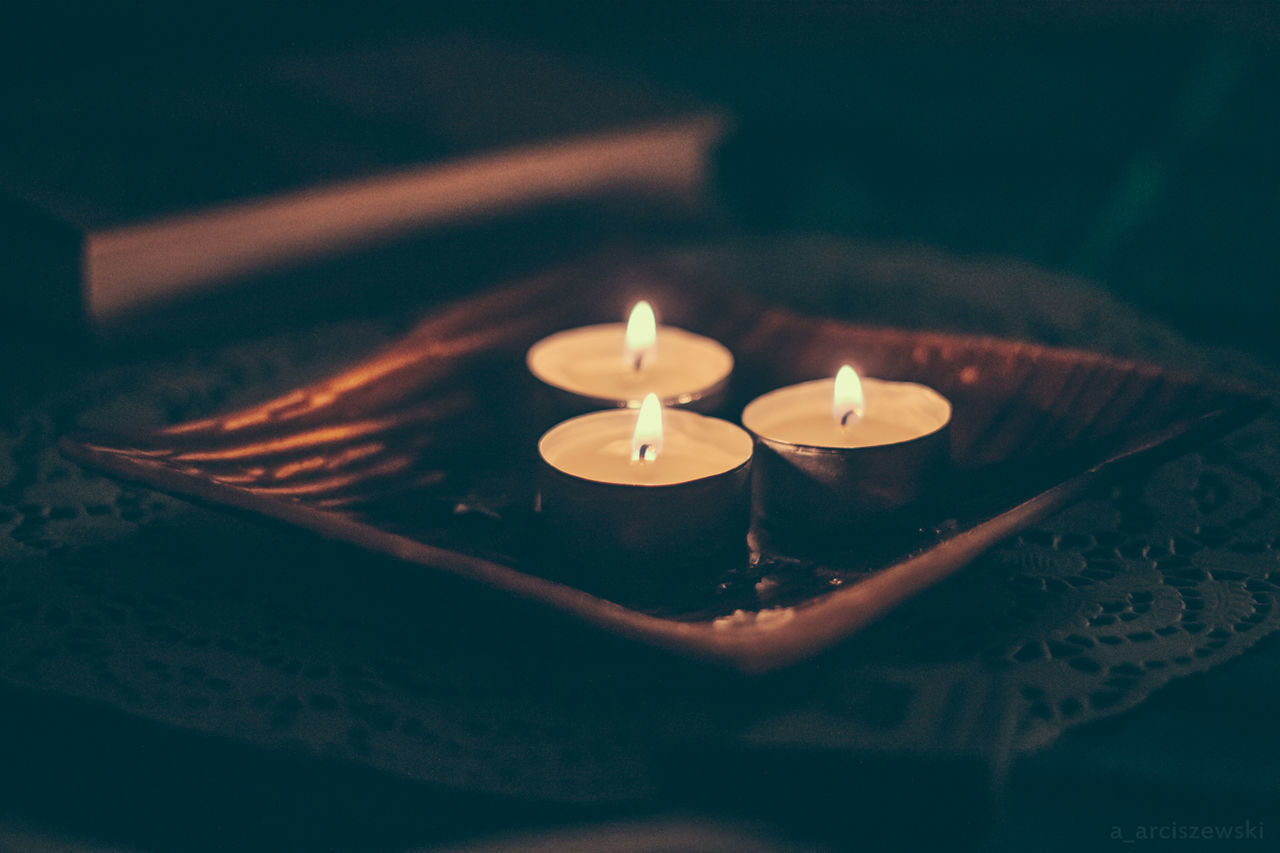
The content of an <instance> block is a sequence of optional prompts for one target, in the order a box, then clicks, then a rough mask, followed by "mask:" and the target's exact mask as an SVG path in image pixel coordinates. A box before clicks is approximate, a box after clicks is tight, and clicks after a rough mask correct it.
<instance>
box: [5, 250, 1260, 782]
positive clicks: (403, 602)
mask: <svg viewBox="0 0 1280 853" xmlns="http://www.w3.org/2000/svg"><path fill="white" fill-rule="evenodd" d="M675 257H676V262H677V263H680V264H687V265H689V266H690V267H691V268H692V269H695V270H696V269H698V268H700V266H702V265H716V266H717V267H718V268H720V269H729V270H731V271H736V272H737V274H739V275H740V277H741V279H742V280H743V281H744V282H745V283H748V284H749V285H750V286H751V287H753V288H754V289H758V290H760V291H761V292H764V293H766V294H772V295H773V296H775V297H778V298H780V297H782V296H783V294H789V298H790V299H791V300H792V301H793V302H798V303H799V307H801V308H808V309H810V310H813V309H823V310H826V311H827V312H828V313H834V314H838V315H840V316H845V317H850V318H856V319H858V320H859V321H863V322H876V323H884V324H889V325H907V326H918V327H927V328H936V329H944V330H949V331H963V332H981V333H985V334H993V335H999V336H1005V337H1025V338H1030V339H1036V340H1040V341H1043V342H1046V343H1051V344H1057V345H1068V346H1076V347H1085V348H1092V349H1097V350H1100V351H1104V352H1109V353H1112V354H1116V355H1121V356H1126V357H1134V358H1142V359H1146V360H1149V361H1154V362H1157V363H1160V364H1163V365H1167V366H1170V367H1178V368H1184V369H1187V368H1189V369H1193V370H1202V371H1205V370H1207V371H1215V372H1222V373H1228V374H1231V375H1235V376H1237V377H1239V378H1243V379H1247V380H1251V381H1253V382H1254V383H1255V384H1258V385H1260V386H1262V387H1274V386H1275V377H1274V376H1273V375H1272V374H1271V373H1269V372H1268V371H1267V370H1265V369H1263V368H1261V367H1258V366H1254V365H1251V364H1249V363H1248V362H1247V361H1246V360H1244V359H1242V358H1240V357H1238V356H1235V355H1233V354H1231V353H1229V352H1222V353H1214V352H1208V351H1205V350H1202V349H1197V348H1195V347H1192V346H1191V345H1189V344H1187V343H1185V342H1184V341H1181V340H1180V339H1179V338H1178V337H1177V336H1176V335H1175V334H1173V333H1172V332H1170V331H1168V330H1166V329H1164V328H1162V327H1160V326H1158V325H1156V324H1153V323H1151V322H1148V321H1146V320H1144V319H1142V318H1140V317H1139V316H1137V315H1136V314H1135V313H1133V312H1131V311H1129V310H1128V309H1126V308H1125V307H1124V306H1122V305H1119V304H1117V303H1116V302H1115V301H1114V300H1112V299H1110V298H1109V297H1107V296H1106V295H1104V294H1102V293H1100V292H1098V291H1097V290H1094V289H1093V288H1091V287H1090V286H1088V285H1086V284H1083V283H1081V282H1078V281H1075V280H1072V279H1068V278H1065V277H1055V276H1052V275H1048V274H1046V273H1044V272H1042V271H1038V270H1035V269H1032V268H1029V267H1026V266H1022V265H1017V264H1009V263H1003V262H986V261H959V260H956V259H952V258H948V257H944V256H940V255H934V254H930V253H927V252H921V251H917V250H907V249H904V250H889V249H882V248H869V247H865V246H860V245H856V244H850V243H845V242H839V241H828V240H801V241H786V242H779V243H772V244H765V245H763V246H759V245H753V246H751V247H746V246H725V247H719V248H710V249H708V248H697V249H690V250H687V251H683V252H679V253H676V255H675ZM404 322H405V321H404V319H403V318H402V317H399V316H398V317H395V318H387V320H386V321H385V322H383V323H371V322H363V321H362V322H352V323H341V322H339V323H334V324H331V325H328V326H324V327H321V328H309V329H305V330H298V331H296V332H293V333H288V334H284V335H278V336H275V337H273V338H269V339H263V340H257V341H252V342H248V343H240V344H237V345H233V346H228V347H224V348H211V349H207V350H201V351H197V352H193V353H190V354H187V355H185V356H183V358H182V359H181V360H180V361H176V362H171V361H161V360H153V361H148V362H145V363H124V362H121V363H117V364H113V365H110V366H106V367H101V368H95V369H93V370H92V371H86V372H83V373H80V372H76V371H75V369H74V365H70V364H69V363H68V362H66V361H63V362H60V363H54V364H51V365H50V366H48V367H47V368H44V369H41V370H37V371H33V372H32V373H31V375H30V376H26V377H24V378H23V379H22V381H21V382H19V383H17V384H15V385H13V386H11V387H10V388H9V389H8V390H7V391H6V392H4V397H3V405H2V406H0V432H2V436H0V560H3V568H2V569H0V679H3V680H4V681H5V682H7V683H8V684H9V685H11V686H13V687H16V688H19V689H30V690H40V691H49V692H52V693H55V694H59V695H62V696H66V697H72V698H76V699H83V700H91V701H93V702H97V703H100V704H105V705H107V706H111V707H114V708H117V709H120V710H122V711H124V712H126V713H129V714H132V715H136V716H139V717H144V718H148V719H152V720H155V721H158V722H161V723H164V724H166V725H170V726H177V727H180V728H184V729H190V730H197V731H202V732H206V733H213V734H216V735H219V736H221V737H225V738H233V739H236V740H239V741H243V742H249V743H254V744H259V745H262V746H266V747H270V748H283V749H287V750H290V751H293V752H295V753H298V754H303V755H308V756H322V757H326V758H336V759H339V760H342V761H351V762H357V763H361V764H365V765H368V766H372V767H375V768H378V769H381V770H384V771H387V772H390V773H394V774H399V775H404V776H409V777H413V778H416V779H423V780H429V781H432V782H438V783H441V784H443V785H447V786H450V787H456V788H465V789H468V790H473V791H484V792H493V793H499V794H506V795H511V796H519V797H528V798H540V799H554V800H559V801H624V800H636V799H640V798H644V797H647V796H650V795H651V794H653V793H654V792H655V791H656V790H658V789H659V787H660V786H661V785H662V780H663V778H664V773H665V772H666V771H665V766H666V765H667V764H669V762H670V761H671V760H672V758H671V755H672V754H673V753H678V752H679V750H678V749H674V747H676V746H679V745H682V744H692V743H696V744H699V745H701V746H706V745H719V746H720V747H723V748H725V749H743V748H751V747H755V746H771V745H786V744H804V745H806V746H809V747H813V748H817V749H824V750H875V749H881V748H883V749H920V750H927V749H931V750H937V751H948V752H955V751H960V752H967V753H973V754H976V755H979V756H983V757H985V758H987V759H989V760H992V761H998V760H1000V756H1003V755H1004V754H1006V753H1007V752H1008V751H1009V750H1011V749H1012V750H1018V749H1027V748H1033V747H1036V746H1040V745H1043V744H1045V743H1048V742H1049V741H1051V740H1052V739H1053V738H1054V737H1055V736H1056V735H1057V734H1058V733H1060V732H1061V731H1062V730H1063V729H1064V728H1065V727H1067V726H1069V725H1073V724H1076V723H1079V722H1082V721H1085V720H1091V719H1097V718H1099V717H1101V716H1104V715H1107V714H1112V713H1115V712H1117V711H1120V710H1122V709H1125V708H1129V707H1132V706H1134V705H1136V704H1138V703H1139V702H1141V701H1142V700H1143V699H1144V698H1145V697H1147V696H1148V695H1150V694H1151V693H1152V691H1154V690H1156V689H1157V688H1159V687H1160V686H1161V685H1163V684H1165V683H1166V682H1168V681H1169V680H1170V679H1171V678H1174V677H1176V676H1178V675H1183V674H1187V673H1191V672H1198V671H1203V670H1206V669H1208V668H1210V667H1212V666H1214V665H1216V664H1217V663H1219V662H1221V661H1224V660H1226V659H1227V658H1229V657H1231V656H1233V655H1235V654H1238V653H1240V652H1241V651H1243V650H1244V649H1246V648H1247V647H1248V646H1249V645H1250V644H1251V643H1253V642H1254V641H1256V640H1257V639H1258V638H1260V637H1261V636H1263V635H1265V634H1267V633H1269V632H1270V631H1273V630H1275V628H1276V627H1277V625H1278V624H1280V612H1278V609H1277V607H1276V598H1277V590H1278V585H1280V560H1278V559H1277V540H1278V539H1280V503H1278V501H1277V496H1278V492H1280V486H1278V483H1280V462H1278V461H1277V460H1278V459H1280V457H1278V456H1277V454H1276V452H1275V451H1276V446H1277V443H1278V442H1280V421H1278V420H1277V418H1276V417H1275V416H1273V415H1269V416H1266V417H1264V418H1263V419H1261V420H1260V421H1258V422H1256V423H1254V424H1252V425H1251V426H1249V427H1247V428H1245V429H1242V430H1240V431H1239V432H1237V433H1234V434H1233V435H1231V436H1229V437H1228V438H1227V439H1225V440H1223V441H1220V442H1216V443H1214V444H1213V445H1210V446H1208V447H1207V448H1205V449H1204V450H1203V451H1202V452H1200V453H1197V454H1193V455H1189V456H1186V457H1183V458H1181V459H1179V460H1176V461H1174V462H1172V463H1169V464H1167V465H1164V466H1163V467H1161V468H1159V469H1157V470H1156V471H1155V472H1154V473H1153V474H1152V475H1150V476H1149V477H1147V478H1145V479H1144V480H1142V481H1135V482H1128V483H1125V484H1123V485H1121V486H1119V487H1117V488H1115V489H1114V490H1112V492H1111V493H1109V494H1104V495H1099V496H1097V497H1095V498H1093V499H1091V500H1088V501H1085V502H1083V503H1080V504H1078V505H1076V506H1074V507H1072V508H1071V509H1069V510H1067V511H1065V512H1063V513H1060V514H1058V515H1057V516H1055V517H1054V518H1053V519H1052V520H1051V521H1050V522H1048V523H1046V524H1043V525H1040V526H1039V527H1038V528H1037V529H1035V530H1032V531H1028V532H1026V533H1024V534H1023V535H1022V536H1021V537H1019V538H1018V539H1017V540H1016V541H1011V542H1009V543H1006V544H1005V545H1002V546H999V547H997V548H995V549H993V550H992V551H990V552H988V553H987V554H986V555H985V556H984V557H983V558H981V559H980V560H979V561H978V562H977V563H975V564H974V565H973V566H971V567H970V568H968V569H966V570H965V571H963V572H961V573H960V574H959V575H958V576H956V577H955V578H953V579H952V580H950V581H948V582H946V583H944V584H942V585H940V586H938V587H936V588H934V589H932V590H930V591H929V592H927V593H925V594H923V595H921V596H920V597H919V598H917V599H916V600H914V601H912V602H911V603H909V604H908V605H906V606H904V607H902V608H900V609H899V610H897V611H895V612H894V613H893V614H891V615H890V616H889V617H888V618H886V619H884V620H883V621H882V622H880V623H878V624H877V625H875V626H873V627H872V628H870V629H868V630H866V631H865V632H863V633H862V634H861V635H859V636H857V637H855V638H854V639H853V640H851V641H849V642H847V643H845V644H843V645H841V646H839V647H838V648H836V649H834V650H833V651H830V652H828V653H826V654H824V655H822V656H821V657H819V658H817V659H816V660H814V661H812V662H810V663H808V664H805V665H802V666H800V667H798V668H795V669H792V670H790V671H787V672H784V673H781V674H779V675H777V676H773V677H770V678H768V679H741V678H737V677H734V676H730V675H727V674H719V673H708V672H706V671H705V670H703V669H701V668H699V667H697V666H694V665H691V664H686V663H682V662H679V661H675V660H671V659H669V658H667V657H665V656H663V655H661V654H659V653H656V652H647V651H643V650H640V649H635V648H631V647H630V646H628V645H626V644H625V643H623V642H622V641H616V640H601V639H598V638H596V637H595V636H594V635H591V634H588V633H585V632H584V629H580V628H576V627H574V626H572V625H567V624H561V623H560V622H558V621H556V620H550V622H548V621H547V620H545V617H543V616H542V615H541V614H539V613H536V612H533V611H531V609H530V608H528V607H527V606H525V605H521V604H518V603H514V602H508V601H505V600H502V599H499V598H498V597H496V596H493V595H491V594H488V593H486V592H484V591H483V590H478V589H474V588H471V587H470V586H467V585H465V584H462V583H460V582H455V581H450V580H448V579H443V578H437V577H430V576H426V575H424V573H422V572H421V570H419V569H415V568H413V567H408V566H403V565H401V564H398V563H395V562H392V561H389V560H384V559H380V558H376V557H372V556H369V555H365V554H362V553H359V552H356V551H354V550H350V549H346V548H334V547H333V546H331V545H328V544H325V543H322V542H318V541H315V540H313V539H311V538H309V537H307V536H304V535H302V534H298V533H287V532H285V533H282V532H280V531H279V530H277V529H274V528H266V527H264V526H262V525H260V524H258V523H256V522H254V521H253V520H251V519H237V518H233V517H230V516H225V515H222V514H220V513H216V512H212V511H209V510H204V509H200V508H198V507H194V506H189V505H186V504H183V503H181V502H179V501H176V500H173V499H170V498H166V497H163V496H159V495H155V494H152V493H150V492H146V491H142V490H139V489H136V488H132V487H128V486H123V485H120V484H118V483H116V482H114V481H111V480H109V479H106V478H103V477H99V476H96V475H92V474H87V473H85V472H83V471H81V470H80V469H79V468H77V467H76V466H74V465H73V464H71V463H69V462H67V461H66V460H64V459H63V458H62V457H61V456H60V455H59V454H58V453H57V451H56V449H55V443H56V441H57V439H58V438H59V437H60V436H61V435H63V434H65V433H67V432H69V431H71V430H73V429H75V428H81V427H103V426H113V425H118V424H121V423H138V422H140V421H143V422H150V423H158V422H174V421H179V420H186V419H190V418H193V417H197V416H201V415H206V414H209V413H212V412H214V411H217V410H220V409H225V408H227V407H229V406H232V405H239V404H242V403H247V402H249V401H251V400H252V399H255V398H260V397H264V396H267V395H268V394H270V393H272V392H278V391H280V390H282V389H284V388H288V387H291V386H293V385H295V384H298V383H299V382H301V381H304V380H307V379H311V378H314V377H316V376H318V375H322V374H323V373H325V372H327V371H328V370H330V369H332V368H334V367H336V366H338V365H339V364H341V363H343V362H344V361H346V360H349V359H353V358H355V357H357V356H358V355H360V354H363V353H364V352H365V351H367V350H369V349H371V348H372V347H373V346H375V345H376V344H378V343H381V342H383V341H385V340H387V339H389V338H390V337H392V336H393V335H394V334H395V333H396V332H397V331H398V330H399V329H400V328H401V327H402V326H403V324H404ZM13 360H14V359H13V358H12V357H11V358H10V361H11V362H13ZM478 607H483V608H488V611H487V614H486V619H485V620H476V619H475V618H473V615H472V614H474V612H475V608H478ZM495 614H496V618H497V620H498V622H499V623H501V622H502V621H503V620H509V621H510V623H511V624H513V625H517V624H518V625H526V626H529V627H527V628H525V629H523V630H521V631H520V632H519V635H521V636H529V635H531V634H532V635H535V636H537V635H541V636H542V637H543V639H542V640H540V641H538V642H532V643H522V644H520V645H513V644H511V643H509V642H507V641H506V637H505V635H504V633H503V632H501V631H495V630H493V629H492V628H491V626H492V624H493V623H494V621H495ZM513 635H515V633H514V632H513Z"/></svg>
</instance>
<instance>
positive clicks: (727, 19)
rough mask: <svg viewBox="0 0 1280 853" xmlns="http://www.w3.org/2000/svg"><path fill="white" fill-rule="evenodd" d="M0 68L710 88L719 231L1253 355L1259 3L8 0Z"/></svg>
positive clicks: (1279, 207) (1265, 77)
mask: <svg viewBox="0 0 1280 853" xmlns="http://www.w3.org/2000/svg"><path fill="white" fill-rule="evenodd" d="M8 19H9V21H10V23H11V24H12V26H10V27H8V28H7V34H6V35H5V36H3V39H4V42H6V44H5V47H6V51H5V59H4V66H5V68H6V69H7V70H8V73H7V74H6V78H7V82H8V83H9V84H10V85H21V83H22V81H23V80H24V79H31V78H32V77H39V76H42V75H44V76H47V75H73V76H74V75H76V74H82V73H93V72H94V70H95V69H96V68H101V67H112V68H114V67H119V66H121V65H138V66H140V67H142V68H143V69H144V70H150V71H152V72H153V73H156V74H159V75H165V74H172V73H175V71H176V70H178V69H181V68H186V67H191V66H198V65H201V64H205V63H217V62H219V61H222V60H223V59H225V58H226V57H227V56H228V55H244V54H254V53H268V52H276V51H280V50H291V49H306V48H312V47H323V46H325V45H330V44H341V43H343V42H347V41H351V40H354V39H376V38H381V37H394V36H398V35H403V34H405V33H412V32H421V31H433V32H441V31H450V30H462V31H467V32H482V33H490V34H496V35H500V36H505V37H510V38H514V39H518V40H521V41H526V42H531V43H533V44H535V45H545V46H547V47H549V48H552V49H555V50H556V51H558V52H560V53H564V54H570V55H575V56H577V57H578V58H579V59H580V60H585V61H586V62H588V63H591V64H594V65H598V66H599V67H601V68H603V69H605V70H607V71H610V72H612V73H615V74H618V75H621V76H631V77H639V78H647V79H651V80H654V81H657V82H659V83H661V84H664V85H666V86H668V87H670V88H673V89H676V90H680V91H685V92H689V93H692V94H694V95H696V96H699V97H701V98H703V99H705V100H706V101H707V102H709V103H712V104H717V105H722V106H723V107H725V108H727V109H728V110H729V111H730V112H731V113H732V114H733V115H735V116H736V117H737V118H738V120H739V123H740V125H739V126H740V133H739V135H738V136H737V137H736V138H735V139H734V140H733V141H732V143H731V145H730V147H729V149H728V150H726V151H725V152H724V156H723V158H722V163H723V170H724V171H723V176H722V178H723V180H722V182H721V187H722V191H723V197H724V199H725V200H726V201H727V203H728V206H729V209H730V210H731V211H732V213H733V214H734V215H735V217H736V223H737V224H738V225H739V226H741V227H744V228H749V229H751V228H754V229H761V230H767V231H770V232H774V233H776V232H779V231H787V230H805V231H813V230H818V231H829V232H835V233H841V234H851V235H856V236H859V237H870V238H874V239H878V240H888V241H908V242H921V243H926V244H930V245H934V246H938V247H942V248H945V249H950V250H954V251H956V252H959V253H964V254H980V255H985V254H1000V255H1010V256H1014V257H1018V258H1022V259H1025V260H1027V261H1031V262H1034V263H1037V264H1040V265H1043V266H1045V267H1049V268H1052V269H1058V270H1065V271H1070V272H1075V273H1079V274H1082V275H1084V276H1086V277H1089V278H1092V279H1094V280H1096V281H1098V282H1101V283H1103V284H1104V285H1106V286H1108V287H1109V288H1111V289H1112V290H1113V291H1115V292H1116V293H1118V294H1120V295H1122V296H1123V297H1125V298H1126V299H1129V300H1131V301H1132V302H1134V303H1136V304H1137V305H1138V306H1140V307H1143V308H1145V309H1148V310H1150V311H1151V312H1153V313H1155V314H1156V315H1158V316H1160V317H1162V318H1165V319H1167V320H1169V321H1172V323H1173V324H1175V325H1176V326H1178V327H1179V328H1180V329H1182V330H1183V331H1185V332H1186V333H1187V334H1189V335H1190V336H1192V337H1196V338H1205V339H1209V340H1217V341H1224V342H1228V343H1242V344H1244V345H1246V346H1248V347H1250V348H1253V349H1255V350H1256V351H1262V352H1267V353H1270V354H1272V355H1274V354H1276V353H1277V351H1278V350H1277V345H1276V344H1275V343H1274V337H1275V336H1274V335H1273V334H1272V330H1273V328H1274V326H1275V322H1276V319H1277V316H1278V315H1280V310H1278V309H1280V288H1277V287H1276V285H1275V278H1274V277H1275V271H1276V270H1277V269H1278V268H1280V241H1277V239H1276V237H1277V235H1278V234H1280V192H1277V190H1278V188H1280V162H1278V160H1277V157H1276V152H1277V150H1280V145H1278V143H1280V110H1277V109H1276V104H1277V95H1278V94H1280V50H1278V49H1280V12H1278V11H1277V7H1276V5H1275V4H1269V3H1256V4H1253V3H1210V2H1203V3H1192V2H1121V3H1102V2H1084V3H1065V2H1061V3H1060V2H1050V3H1033V4H1022V3H979V4H963V3H951V2H943V3H925V2H918V1H917V0H910V2H902V3H837V2H761V0H752V1H751V2H710V3H675V2H671V3H668V2H655V3H644V4H618V3H569V2H532V3H515V2H490V3H477V4H463V5H462V6H461V7H460V8H449V9H438V8H434V7H423V8H413V9H408V10H406V9H404V8H401V7H400V4H392V3H388V2H373V3H360V4H355V3H342V2H320V3H308V4H303V3H296V2H294V3H265V4H260V3H253V2H247V0H231V2H227V3H218V4H212V3H195V4H188V3H172V4H166V3H159V2H144V3H108V4H102V5H92V6H90V5H88V4H52V5H44V4H42V5H39V6H37V5H36V4H34V3H25V4H18V5H16V6H14V7H11V10H10V12H9V13H8Z"/></svg>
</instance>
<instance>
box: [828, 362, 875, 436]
mask: <svg viewBox="0 0 1280 853" xmlns="http://www.w3.org/2000/svg"><path fill="white" fill-rule="evenodd" d="M866 413H867V404H866V398H865V397H863V395H862V380H861V379H859V378H858V373H857V371H856V370H854V369H853V368H852V367H850V366H849V365H847V364H846V365H843V366H841V368H840V370H838V371H837V372H836V385H835V393H834V394H832V396H831V417H833V418H835V419H836V423H838V424H840V426H842V427H851V426H853V425H854V424H856V423H857V422H858V421H860V420H862V416H863V415H865V414H866Z"/></svg>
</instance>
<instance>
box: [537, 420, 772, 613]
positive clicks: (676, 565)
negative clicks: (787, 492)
mask: <svg viewBox="0 0 1280 853" xmlns="http://www.w3.org/2000/svg"><path fill="white" fill-rule="evenodd" d="M655 402H656V401H655ZM662 421H663V424H662V429H663V433H662V438H661V439H660V442H659V448H658V450H657V453H656V456H655V455H654V454H653V453H652V450H651V448H652V444H646V443H645V440H644V439H642V438H641V439H640V441H639V443H638V444H637V442H636V439H637V437H638V436H639V432H638V431H637V413H636V411H634V410H610V411H603V412H593V413H590V414H586V415H581V416H579V417H576V418H572V419H570V420H568V421H565V422H563V423H561V424H558V425H557V426H555V427H554V428H552V429H551V430H549V431H548V432H547V433H546V434H545V435H543V437H542V439H541V441H539V442H538V453H539V457H540V466H539V469H540V470H539V504H540V507H539V512H540V516H541V521H542V528H543V531H544V533H545V534H546V536H547V543H548V544H549V545H550V546H551V547H552V548H554V549H555V551H556V552H558V556H561V557H563V558H565V559H566V560H567V562H568V564H569V565H568V567H567V569H566V570H567V571H569V572H572V573H575V577H574V580H575V582H576V583H582V584H585V585H586V588H590V589H592V590H593V591H596V592H600V593H603V594H606V595H615V594H616V595H621V596H630V597H632V598H635V597H637V596H638V597H640V598H650V599H652V598H654V597H655V594H656V595H661V594H662V593H664V592H666V591H673V592H674V594H679V591H680V590H681V589H688V588H690V585H698V584H703V585H705V584H706V583H707V582H710V581H712V580H713V579H714V577H715V576H716V575H718V574H719V573H720V572H722V571H723V570H724V569H725V568H726V566H727V565H729V564H732V563H734V562H740V561H741V560H742V558H743V557H745V554H746V548H747V543H746V534H747V528H748V526H749V524H750V476H751V457H752V450H753V446H752V440H751V436H749V435H748V434H747V433H746V431H744V430H742V429H741V428H739V427H737V426H735V425H733V424H731V423H729V422H728V421H723V420H718V419H716V418H709V417H705V416H703V415H699V414H696V413H693V412H686V411H679V410H674V411H672V410H668V411H665V412H663V413H662ZM645 454H649V456H648V458H647V460H646V459H645V458H644V457H645ZM637 456H638V457H639V458H634V457H637Z"/></svg>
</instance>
